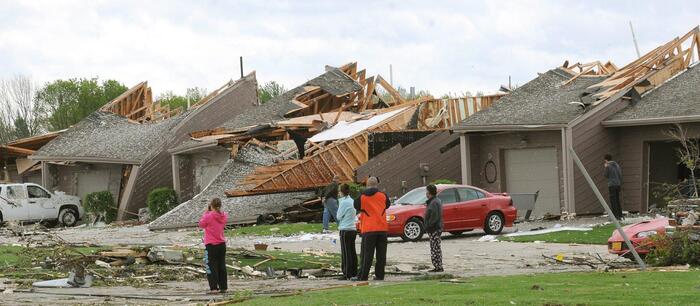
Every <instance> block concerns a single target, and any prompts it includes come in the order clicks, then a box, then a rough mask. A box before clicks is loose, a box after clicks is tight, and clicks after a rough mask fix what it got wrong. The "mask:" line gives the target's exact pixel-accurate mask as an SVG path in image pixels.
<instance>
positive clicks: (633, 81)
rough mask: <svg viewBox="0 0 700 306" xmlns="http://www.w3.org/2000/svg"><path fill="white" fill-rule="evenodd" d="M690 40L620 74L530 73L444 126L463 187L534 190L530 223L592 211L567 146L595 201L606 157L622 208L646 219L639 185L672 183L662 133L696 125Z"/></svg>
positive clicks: (595, 69) (575, 69) (693, 36)
mask: <svg viewBox="0 0 700 306" xmlns="http://www.w3.org/2000/svg"><path fill="white" fill-rule="evenodd" d="M698 39H699V38H698V28H697V27H696V28H694V29H693V30H691V31H690V32H688V33H687V34H685V35H684V36H682V37H680V38H675V39H674V40H672V41H670V42H668V43H666V44H664V45H662V46H659V47H658V48H656V49H654V50H652V51H651V52H649V53H647V54H645V55H643V56H641V57H640V58H639V59H637V60H635V61H633V62H631V63H629V64H628V65H626V66H624V67H622V68H617V67H616V66H615V65H613V64H611V63H609V62H608V63H607V64H601V63H600V62H593V63H589V64H576V65H569V64H568V62H567V63H565V64H564V65H562V66H561V67H558V68H554V69H552V70H549V71H547V72H545V73H541V74H539V76H538V77H537V78H535V79H533V80H531V81H530V82H528V83H527V84H525V85H523V86H521V87H519V88H518V89H516V90H514V91H513V92H512V93H511V95H509V96H507V97H504V98H503V99H500V100H499V101H498V102H497V103H494V105H493V106H492V107H490V108H489V109H486V110H484V111H482V112H479V113H477V114H475V115H474V116H471V117H469V118H467V119H466V120H465V121H463V122H462V123H460V124H459V125H458V126H456V127H455V128H454V129H453V130H454V131H456V132H458V133H460V134H461V136H460V137H461V138H460V139H461V144H460V146H461V149H460V150H461V157H462V163H461V164H462V182H463V183H465V184H472V185H474V186H478V187H482V188H484V189H486V190H490V191H499V192H500V191H502V192H509V193H535V192H539V198H538V199H537V206H536V207H535V210H534V211H533V216H543V215H545V214H551V215H559V214H561V213H562V212H566V213H576V214H579V215H581V214H596V213H601V212H602V210H601V207H600V205H599V204H598V202H597V199H596V198H595V196H594V193H593V192H592V191H591V189H590V188H589V187H588V185H587V184H586V182H585V181H584V177H583V175H582V174H581V172H580V171H579V170H578V169H575V168H574V161H573V157H572V155H571V154H570V153H569V151H568V149H567V148H569V147H573V149H574V150H575V151H576V152H577V155H578V156H579V157H580V159H581V160H582V162H583V164H584V165H585V167H586V169H588V171H589V172H590V174H591V176H592V177H593V179H594V181H595V183H596V185H597V187H598V189H599V190H601V191H602V192H603V193H604V195H607V192H608V191H607V182H606V180H605V178H604V177H603V171H602V161H603V156H604V155H605V154H607V153H610V154H612V155H613V157H615V158H616V160H619V161H620V164H621V166H622V169H623V171H622V173H623V182H622V184H623V188H622V189H623V196H622V203H623V209H624V210H629V211H637V212H646V210H647V208H648V207H649V199H650V197H651V193H650V192H649V190H648V188H647V186H649V183H650V182H653V181H654V180H658V181H670V180H673V179H674V178H673V174H671V173H669V172H674V171H675V169H676V167H677V163H678V161H677V160H674V158H672V157H671V156H673V150H672V148H673V146H674V144H673V142H670V141H671V140H672V139H671V138H670V137H669V136H667V135H666V136H664V135H665V133H664V131H666V130H668V129H669V124H671V123H692V122H695V120H696V119H697V118H695V117H694V116H695V113H696V111H695V108H697V107H696V106H697V103H698V102H699V101H698V95H697V92H696V91H697V90H696V89H695V87H697V85H698V83H697V80H698V79H697V78H696V77H695V75H696V74H697V72H696V71H695V70H697V69H696V68H693V67H694V66H695V64H696V63H697V62H696V60H697V59H698V57H697V56H698V43H700V41H699V40H698ZM691 127H693V129H696V127H695V126H694V125H691ZM652 157H656V158H654V159H652ZM662 168H663V169H666V170H661V169H662Z"/></svg>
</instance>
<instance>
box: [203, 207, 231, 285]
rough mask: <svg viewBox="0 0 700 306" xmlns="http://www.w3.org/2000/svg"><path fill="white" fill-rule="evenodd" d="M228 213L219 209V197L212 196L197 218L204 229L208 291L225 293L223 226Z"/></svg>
mask: <svg viewBox="0 0 700 306" xmlns="http://www.w3.org/2000/svg"><path fill="white" fill-rule="evenodd" d="M227 222H228V215H227V214H226V213H225V212H222V211H221V199H219V198H214V199H212V200H211V203H209V207H207V211H206V212H205V213H204V215H202V218H201V219H199V227H200V228H202V229H204V247H205V249H206V250H205V256H206V257H205V260H206V263H207V270H208V271H207V272H210V273H208V275H207V279H208V280H209V290H210V292H212V293H213V292H216V291H217V290H218V291H219V292H221V293H226V290H228V275H227V272H226V238H225V237H224V228H225V227H226V223H227Z"/></svg>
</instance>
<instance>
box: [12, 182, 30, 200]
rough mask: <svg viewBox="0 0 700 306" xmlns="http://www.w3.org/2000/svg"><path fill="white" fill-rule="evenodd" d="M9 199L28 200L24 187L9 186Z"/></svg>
mask: <svg viewBox="0 0 700 306" xmlns="http://www.w3.org/2000/svg"><path fill="white" fill-rule="evenodd" d="M7 198H8V199H13V200H18V199H26V198H27V195H26V194H25V193H24V188H23V186H16V185H15V186H7Z"/></svg>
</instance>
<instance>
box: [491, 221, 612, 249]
mask: <svg viewBox="0 0 700 306" xmlns="http://www.w3.org/2000/svg"><path fill="white" fill-rule="evenodd" d="M614 230H615V225H613V224H608V225H601V226H596V227H594V228H593V230H592V231H586V232H581V231H561V232H554V233H549V234H540V235H532V236H520V237H498V240H500V241H513V242H533V241H545V242H553V243H578V244H608V238H610V235H612V232H613V231H614Z"/></svg>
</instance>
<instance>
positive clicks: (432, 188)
mask: <svg viewBox="0 0 700 306" xmlns="http://www.w3.org/2000/svg"><path fill="white" fill-rule="evenodd" d="M425 189H426V190H428V193H430V194H431V195H433V196H436V195H437V187H435V185H433V184H430V185H428V186H425Z"/></svg>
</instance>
